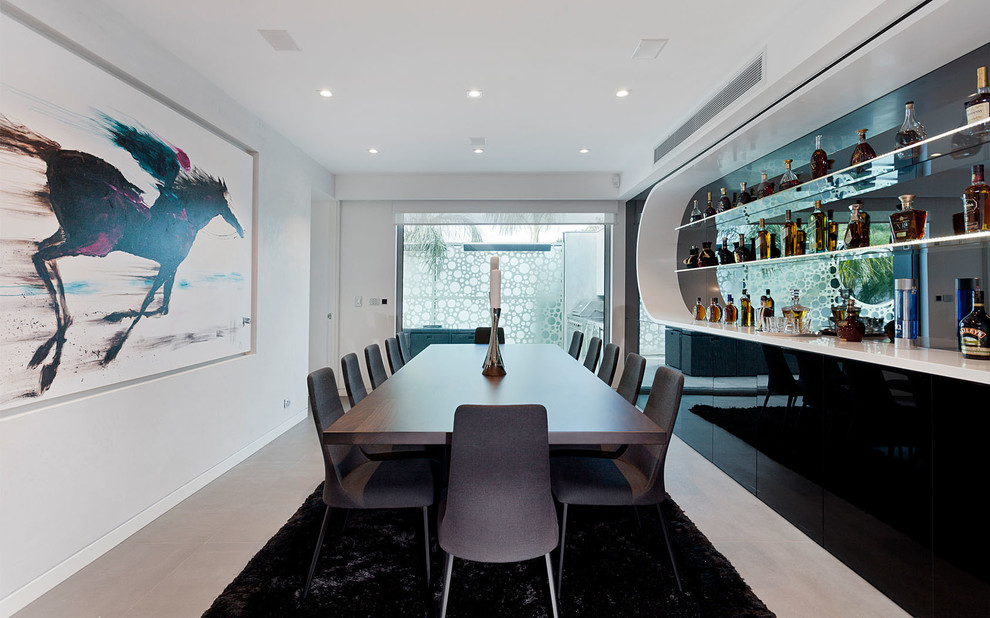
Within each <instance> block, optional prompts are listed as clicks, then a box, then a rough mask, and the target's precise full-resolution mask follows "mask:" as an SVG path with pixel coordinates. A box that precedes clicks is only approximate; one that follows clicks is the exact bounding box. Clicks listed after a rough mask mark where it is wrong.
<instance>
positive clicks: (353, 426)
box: [323, 344, 667, 444]
mask: <svg viewBox="0 0 990 618" xmlns="http://www.w3.org/2000/svg"><path fill="white" fill-rule="evenodd" d="M487 348H488V346H487V345H473V344H458V345H432V346H430V347H428V348H427V349H426V350H424V351H423V352H421V353H420V354H418V355H417V356H416V357H415V358H414V359H413V360H412V361H410V362H409V363H407V364H406V365H405V366H404V367H403V368H402V369H400V370H399V371H398V372H396V374H395V375H393V376H391V377H390V378H389V379H388V380H386V381H385V383H384V384H382V385H381V386H380V387H378V388H377V389H375V390H374V391H373V392H371V393H370V394H369V395H368V396H367V397H366V398H365V399H363V400H362V401H361V402H360V403H358V404H357V405H356V406H354V408H352V409H351V410H350V411H348V412H347V413H346V414H345V415H344V416H343V417H342V418H340V419H339V420H338V421H337V422H336V423H334V424H333V425H331V426H330V427H329V428H328V429H327V430H326V431H325V432H324V434H323V441H324V442H325V443H327V444H447V443H448V441H449V437H450V433H451V431H452V430H453V426H454V410H455V409H457V406H459V405H461V404H464V403H473V404H527V403H538V404H542V405H543V406H545V407H546V409H547V421H548V425H549V429H550V443H551V444H594V443H601V444H664V443H666V441H667V435H666V433H665V432H664V431H663V430H662V429H660V427H659V426H657V425H656V424H655V423H654V422H653V421H651V420H650V419H649V418H647V417H646V416H645V415H644V414H643V413H642V412H640V411H639V409H638V408H636V407H635V406H633V405H631V404H629V402H627V401H626V400H625V399H623V398H622V397H621V396H619V394H618V393H616V392H615V391H614V390H612V389H611V388H609V387H608V385H606V384H605V383H604V382H602V381H601V380H599V379H598V377H597V376H596V375H595V374H594V373H592V372H590V371H588V370H587V369H586V368H585V367H584V365H583V364H581V363H579V362H578V361H576V360H574V359H573V358H571V357H570V356H569V355H568V354H567V353H566V352H564V351H563V350H561V349H560V348H559V347H557V346H554V345H544V344H504V345H502V346H500V348H501V352H502V360H503V363H504V364H505V370H506V373H507V375H505V376H503V377H499V378H489V377H485V376H483V375H481V365H482V361H483V360H484V356H485V352H486V350H487Z"/></svg>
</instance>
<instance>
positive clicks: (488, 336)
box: [474, 326, 505, 343]
mask: <svg viewBox="0 0 990 618" xmlns="http://www.w3.org/2000/svg"><path fill="white" fill-rule="evenodd" d="M491 340H492V327H491V326H479V327H478V328H476V329H474V342H475V343H488V342H489V341H491ZM498 342H499V343H505V329H504V328H502V327H501V326H499V327H498Z"/></svg>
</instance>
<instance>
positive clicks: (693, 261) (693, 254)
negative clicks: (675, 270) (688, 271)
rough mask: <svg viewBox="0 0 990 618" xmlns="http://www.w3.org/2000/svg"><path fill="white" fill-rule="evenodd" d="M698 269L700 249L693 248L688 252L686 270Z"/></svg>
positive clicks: (685, 262) (685, 263)
mask: <svg viewBox="0 0 990 618" xmlns="http://www.w3.org/2000/svg"><path fill="white" fill-rule="evenodd" d="M697 267H698V248H697V247H691V249H690V250H688V256H687V257H686V258H684V268H697Z"/></svg>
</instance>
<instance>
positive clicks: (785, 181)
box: [780, 159, 801, 191]
mask: <svg viewBox="0 0 990 618" xmlns="http://www.w3.org/2000/svg"><path fill="white" fill-rule="evenodd" d="M791 163H793V160H792V159H784V175H783V176H781V177H780V190H781V191H783V190H784V189H790V188H791V187H796V186H798V185H799V184H801V181H800V180H798V177H797V175H795V174H794V172H792V171H791Z"/></svg>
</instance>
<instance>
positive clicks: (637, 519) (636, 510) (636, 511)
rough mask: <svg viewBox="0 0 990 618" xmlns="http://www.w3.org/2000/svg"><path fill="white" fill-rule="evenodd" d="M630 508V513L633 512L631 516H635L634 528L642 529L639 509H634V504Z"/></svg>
mask: <svg viewBox="0 0 990 618" xmlns="http://www.w3.org/2000/svg"><path fill="white" fill-rule="evenodd" d="M631 508H632V512H633V515H635V516H636V527H637V528H642V527H643V520H641V519H640V518H639V509H638V508H636V505H635V504H634V505H632V507H631Z"/></svg>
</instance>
